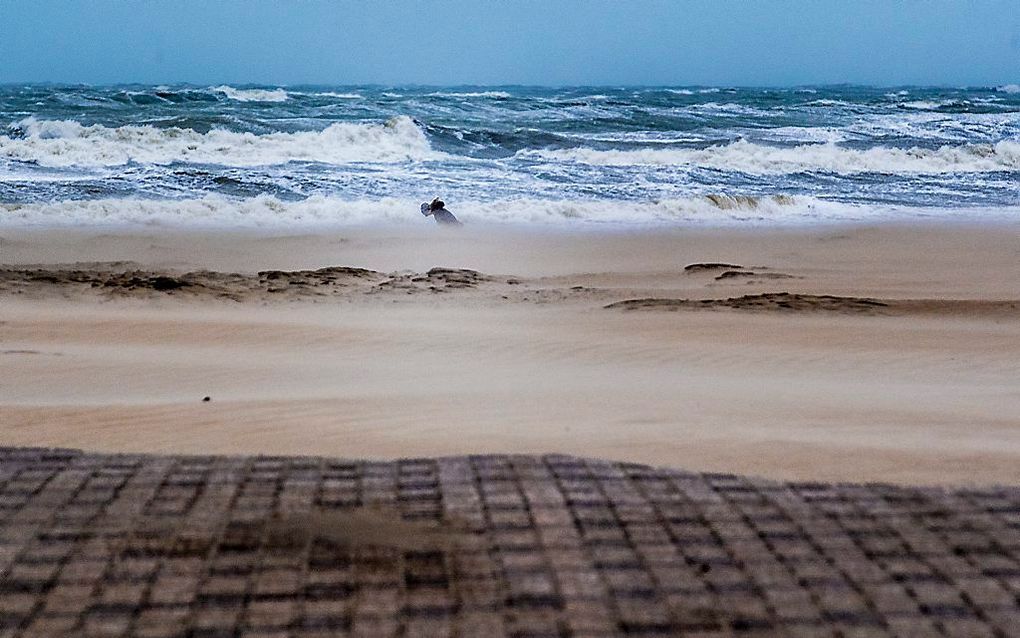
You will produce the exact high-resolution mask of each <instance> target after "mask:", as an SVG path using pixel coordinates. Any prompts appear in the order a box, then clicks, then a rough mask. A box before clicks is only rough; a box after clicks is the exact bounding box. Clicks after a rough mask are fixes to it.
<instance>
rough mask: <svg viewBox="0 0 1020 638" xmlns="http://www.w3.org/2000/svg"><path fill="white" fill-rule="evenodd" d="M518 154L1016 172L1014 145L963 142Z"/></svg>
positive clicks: (740, 144)
mask: <svg viewBox="0 0 1020 638" xmlns="http://www.w3.org/2000/svg"><path fill="white" fill-rule="evenodd" d="M518 155H519V156H522V157H537V158H541V159H549V160H555V161H572V162H577V163H582V164H592V165H598V166H632V165H646V164H652V165H656V164H657V165H670V166H684V167H690V168H699V167H702V168H713V169H720V170H728V171H740V172H743V173H749V174H760V175H769V174H789V173H802V172H827V173H837V174H852V173H889V174H911V173H985V172H998V171H1017V170H1020V143H1018V142H1012V141H1002V142H999V143H997V144H964V145H960V146H943V147H941V148H937V149H925V148H909V149H900V148H891V147H884V146H883V147H875V148H870V149H865V150H856V149H849V148H843V147H840V146H836V145H835V144H805V145H800V146H794V147H775V146H764V145H761V144H755V143H752V142H748V141H746V140H739V141H737V142H733V143H731V144H727V145H724V146H710V147H708V148H704V149H640V150H633V151H618V150H595V149H589V148H575V149H568V150H542V151H531V150H528V151H520V152H518Z"/></svg>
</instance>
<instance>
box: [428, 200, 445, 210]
mask: <svg viewBox="0 0 1020 638" xmlns="http://www.w3.org/2000/svg"><path fill="white" fill-rule="evenodd" d="M443 206H446V204H444V203H443V200H441V199H439V198H438V197H437V198H435V199H433V200H432V203H431V204H429V210H439V209H440V208H442V207H443Z"/></svg>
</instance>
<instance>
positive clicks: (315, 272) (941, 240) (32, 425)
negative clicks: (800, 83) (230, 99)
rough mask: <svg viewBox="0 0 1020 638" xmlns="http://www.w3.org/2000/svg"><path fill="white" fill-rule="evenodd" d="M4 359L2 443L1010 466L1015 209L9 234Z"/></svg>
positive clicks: (767, 470)
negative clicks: (639, 224)
mask: <svg viewBox="0 0 1020 638" xmlns="http://www.w3.org/2000/svg"><path fill="white" fill-rule="evenodd" d="M0 362H2V369H3V371H4V374H3V378H2V381H0V422H2V423H3V427H2V428H0V445H37V446H39V445H41V446H67V447H75V448H83V449H86V450H95V451H104V452H110V451H131V452H159V453H244V454H314V455H326V456H339V457H358V458H387V459H389V458H397V457H414V456H444V455H456V454H467V453H478V452H485V453H518V452H521V453H566V454H577V455H583V456H589V457H599V458H609V459H614V460H623V461H634V462H641V463H647V464H652V465H661V466H670V467H677V468H685V469H689V470H693V471H711V472H732V473H739V474H744V475H759V476H764V477H769V478H776V479H787V480H793V479H797V480H801V479H806V480H831V481H891V482H903V483H920V484H939V483H954V484H960V483H1016V482H1018V481H1020V420H1018V417H1017V415H1018V414H1020V383H1018V380H1020V226H1016V225H988V226H952V225H945V224H943V225H936V224H931V225H913V226H895V225H883V226H876V227H871V226H846V227H816V228H813V229H810V230H797V229H790V230H761V229H747V230H707V229H705V230H700V229H695V230H679V229H673V230H663V229H647V230H633V229H632V230H627V231H620V230H583V231H567V230H549V229H521V228H514V227H508V226H483V225H475V226H470V227H467V228H465V229H463V230H462V231H461V232H452V233H451V232H441V231H439V230H438V229H436V228H434V227H432V226H427V227H426V226H423V227H415V228H397V227H369V226H365V227H351V228H349V229H346V230H343V231H329V232H322V233H312V232H309V233H308V234H302V235H293V236H288V235H286V234H284V233H279V232H276V233H274V232H268V231H267V232H256V231H250V232H244V231H232V232H219V231H169V230H164V229H159V228H140V227H136V228H135V229H132V230H109V231H100V230H87V231H86V230H80V231H72V230H52V229H50V230H5V231H3V232H2V233H0ZM204 397H209V398H210V400H209V401H203V398H204Z"/></svg>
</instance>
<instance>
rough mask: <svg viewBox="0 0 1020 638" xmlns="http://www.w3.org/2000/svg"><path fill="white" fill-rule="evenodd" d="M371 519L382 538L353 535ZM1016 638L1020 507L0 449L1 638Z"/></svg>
mask: <svg viewBox="0 0 1020 638" xmlns="http://www.w3.org/2000/svg"><path fill="white" fill-rule="evenodd" d="M352 513H357V514H358V516H359V517H362V518H365V519H366V520H374V518H373V517H378V521H379V522H378V523H376V524H374V527H372V526H371V525H370V526H369V527H368V528H366V530H363V532H362V533H354V532H351V531H349V530H346V527H345V525H344V523H343V521H344V517H345V516H347V515H349V514H352ZM329 517H332V519H330V518H329ZM313 520H335V521H337V523H330V524H328V525H322V524H318V525H315V524H311V521H313ZM395 521H403V523H402V524H401V525H403V526H410V527H406V528H405V527H401V526H397V523H396V522H395ZM394 526H397V527H394ZM396 529H399V530H401V531H399V532H394V531H392V530H396ZM281 530H282V531H281ZM1018 628H1020V488H1018V487H1009V486H998V487H991V488H972V487H971V488H966V489H955V490H954V489H941V488H913V487H904V486H892V485H880V484H868V485H830V484H825V483H812V482H800V483H785V484H784V483H777V482H772V481H765V480H760V479H754V478H749V477H743V476H736V475H730V474H696V473H690V472H683V471H680V470H669V469H659V468H649V467H644V466H640V465H635V464H629V463H612V462H609V461H601V460H594V459H578V458H572V457H566V456H561V455H550V456H521V455H507V456H501V455H486V456H470V457H456V458H443V459H405V460H400V461H394V462H381V461H373V462H364V461H358V460H343V459H322V458H289V457H215V456H202V457H197V456H196V457H184V456H180V457H173V456H146V455H100V454H85V453H81V452H77V451H74V450H46V449H39V448H0V637H6V636H10V637H11V638H30V637H37V636H39V637H42V636H45V637H47V638H48V637H57V636H110V637H112V636H137V637H139V638H175V637H181V638H183V637H185V636H190V637H192V638H203V637H212V636H230V637H232V638H237V637H240V636H261V637H264V638H268V637H271V636H280V637H283V636H286V637H288V638H305V637H312V636H315V637H323V638H324V637H326V636H348V635H349V636H387V635H393V636H398V635H400V636H477V635H480V636H486V638H500V637H502V636H536V637H537V636H557V637H560V636H603V637H608V636H616V635H641V636H656V635H662V636H666V635H684V636H714V637H722V636H843V637H851V636H856V637H861V638H866V637H880V636H882V637H885V636H938V635H947V636H996V637H999V638H1002V637H1007V636H1013V635H1020V629H1018Z"/></svg>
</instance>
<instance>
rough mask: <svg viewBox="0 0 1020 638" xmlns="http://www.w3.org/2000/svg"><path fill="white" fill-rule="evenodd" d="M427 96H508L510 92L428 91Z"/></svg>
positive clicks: (503, 97)
mask: <svg viewBox="0 0 1020 638" xmlns="http://www.w3.org/2000/svg"><path fill="white" fill-rule="evenodd" d="M428 97H491V98H501V99H505V98H509V97H510V94H509V93H507V92H506V91H475V92H466V93H444V92H437V93H429V94H428Z"/></svg>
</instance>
